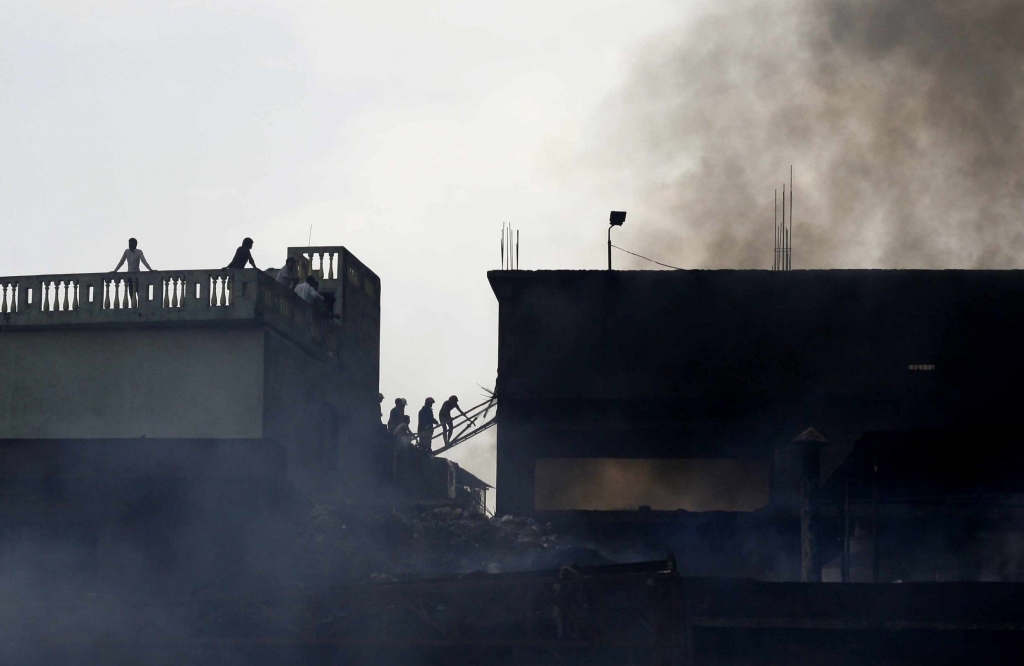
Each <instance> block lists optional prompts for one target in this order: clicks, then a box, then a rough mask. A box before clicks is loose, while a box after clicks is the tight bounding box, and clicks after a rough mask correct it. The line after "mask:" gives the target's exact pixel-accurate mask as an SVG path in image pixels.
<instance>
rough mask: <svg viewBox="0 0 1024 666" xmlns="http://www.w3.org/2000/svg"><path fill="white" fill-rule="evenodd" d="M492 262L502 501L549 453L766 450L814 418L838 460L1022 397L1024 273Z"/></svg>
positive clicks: (516, 504) (986, 414)
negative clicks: (875, 442)
mask: <svg viewBox="0 0 1024 666" xmlns="http://www.w3.org/2000/svg"><path fill="white" fill-rule="evenodd" d="M488 277H489V279H490V281H491V284H492V287H493V288H494V291H495V294H496V295H497V296H498V299H499V303H500V314H499V352H498V394H499V395H500V402H501V412H500V419H501V421H500V423H499V432H498V477H497V478H498V484H497V485H498V488H499V490H498V496H497V501H498V509H499V511H501V512H509V511H512V512H522V511H526V512H528V511H531V510H532V508H533V499H534V488H533V485H534V482H533V476H534V467H535V461H536V460H537V459H538V458H572V457H580V458H597V457H611V458H614V457H632V458H659V457H660V458H688V457H689V458H714V457H750V458H760V459H770V458H771V456H772V452H773V447H774V446H775V445H776V444H778V443H780V442H784V441H788V440H789V439H792V438H793V437H795V436H796V435H797V434H799V433H800V432H801V431H803V430H804V429H805V428H807V427H812V426H813V427H815V428H817V429H818V430H820V431H821V432H823V433H824V434H825V436H826V437H828V439H829V441H830V442H831V443H832V445H833V447H832V449H830V450H829V451H826V452H823V461H824V462H823V465H824V466H826V467H828V465H829V462H830V458H831V460H835V459H836V458H837V457H839V456H841V455H842V454H843V452H844V451H845V450H846V449H848V447H849V446H850V445H852V443H853V441H855V440H856V438H857V437H859V436H860V435H861V434H862V433H863V432H865V431H868V430H889V429H899V428H910V427H945V426H970V425H971V424H986V425H994V424H998V423H1008V422H1012V421H1013V420H1014V419H1015V418H1016V411H1017V406H1018V405H1019V404H1020V403H1021V401H1022V399H1024V383H1022V382H1021V381H1020V378H1021V376H1022V374H1024V354H1021V353H1020V337H1021V333H1022V332H1024V271H858V270H842V271H840V270H836V271H792V272H786V273H770V272H767V271H674V272H667V271H657V272H655V271H650V272H648V271H628V272H626V271H622V272H619V271H615V272H612V271H590V272H583V271H542V272H525V271H510V272H501V271H496V272H492V273H490V274H489V276H488ZM922 366H923V367H924V368H927V369H922ZM833 464H834V463H833ZM826 471H827V470H826Z"/></svg>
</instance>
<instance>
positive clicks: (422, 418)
mask: <svg viewBox="0 0 1024 666" xmlns="http://www.w3.org/2000/svg"><path fill="white" fill-rule="evenodd" d="M436 425H441V424H440V423H438V422H437V419H435V418H434V399H433V398H427V399H426V400H425V401H423V406H422V407H420V411H419V414H418V418H417V422H416V436H417V438H418V440H419V443H420V448H422V449H424V450H426V451H429V450H430V440H432V439H433V438H434V426H436Z"/></svg>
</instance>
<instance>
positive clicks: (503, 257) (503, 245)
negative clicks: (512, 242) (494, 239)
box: [501, 222, 505, 270]
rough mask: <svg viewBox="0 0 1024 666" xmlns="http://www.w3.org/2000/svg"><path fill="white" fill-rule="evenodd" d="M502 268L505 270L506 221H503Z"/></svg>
mask: <svg viewBox="0 0 1024 666" xmlns="http://www.w3.org/2000/svg"><path fill="white" fill-rule="evenodd" d="M501 269H502V270H505V223H504V222H502V223H501Z"/></svg>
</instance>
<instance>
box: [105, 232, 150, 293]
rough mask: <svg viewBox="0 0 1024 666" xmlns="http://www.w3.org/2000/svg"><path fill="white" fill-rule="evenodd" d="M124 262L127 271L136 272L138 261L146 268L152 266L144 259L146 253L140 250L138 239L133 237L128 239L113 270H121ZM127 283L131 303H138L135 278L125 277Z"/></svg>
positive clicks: (137, 270)
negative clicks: (125, 247) (126, 263)
mask: <svg viewBox="0 0 1024 666" xmlns="http://www.w3.org/2000/svg"><path fill="white" fill-rule="evenodd" d="M125 262H128V272H129V273H138V272H139V263H140V262H141V263H142V264H143V265H144V266H145V267H146V269H147V270H153V267H152V266H150V265H149V262H148V261H146V255H144V254H143V253H142V250H140V249H139V241H137V240H135V239H134V238H129V239H128V249H127V250H125V251H124V253H123V254H122V255H121V261H119V262H117V267H116V268H115V269H114V272H115V273H116V272H118V271H119V270H121V266H123V265H124V264H125ZM127 283H128V293H129V294H130V295H131V299H132V303H135V304H138V302H139V296H138V290H139V286H138V284H136V281H135V279H134V278H131V277H129V278H128V279H127Z"/></svg>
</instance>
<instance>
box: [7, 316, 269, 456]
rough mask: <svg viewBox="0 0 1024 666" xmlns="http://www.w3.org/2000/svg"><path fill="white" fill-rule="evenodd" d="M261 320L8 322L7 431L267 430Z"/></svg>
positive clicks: (163, 433)
mask: <svg viewBox="0 0 1024 666" xmlns="http://www.w3.org/2000/svg"><path fill="white" fill-rule="evenodd" d="M263 362H264V349H263V332H262V330H261V329H259V328H255V327H238V326H235V327H209V326H197V327H194V328H183V327H150V328H145V327H135V328H106V329H90V328H83V329H63V330H29V331H21V330H9V331H7V332H6V335H5V336H4V338H3V340H2V341H0V439H17V438H26V439H61V438H63V439H79V438H95V437H103V438H115V437H173V438H245V437H248V438H260V437H263V436H264V435H263V423H262V418H261V417H262V412H263V382H262V377H263Z"/></svg>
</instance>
